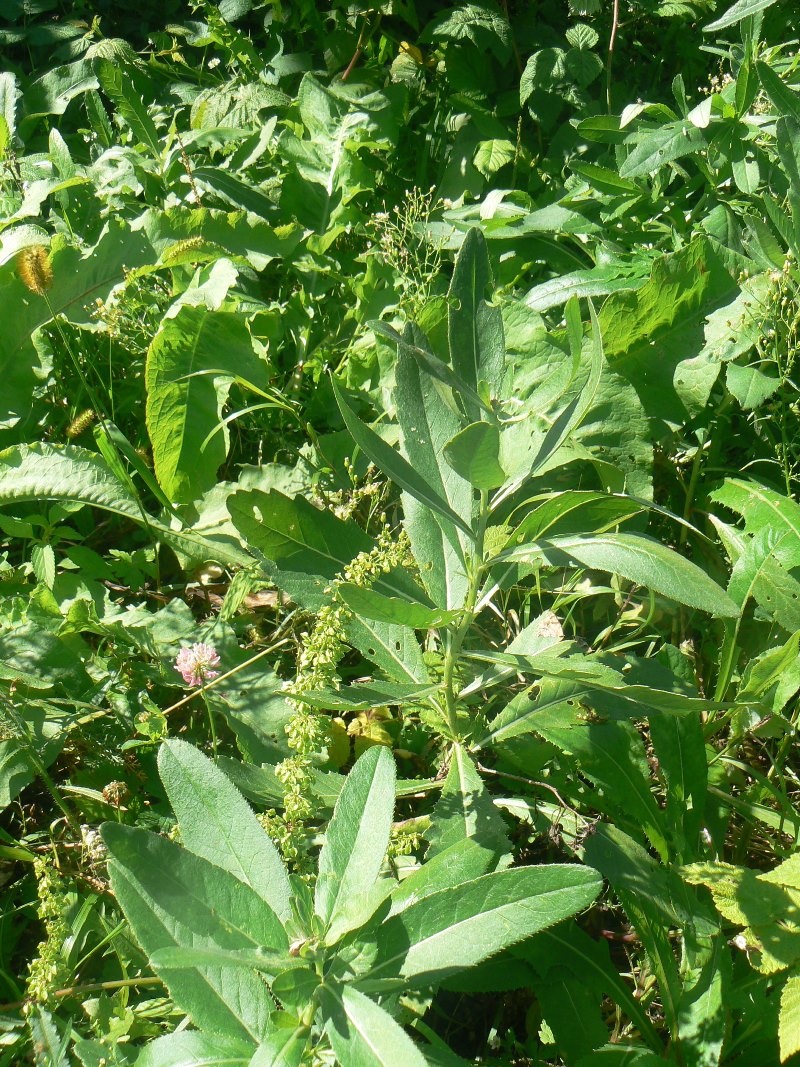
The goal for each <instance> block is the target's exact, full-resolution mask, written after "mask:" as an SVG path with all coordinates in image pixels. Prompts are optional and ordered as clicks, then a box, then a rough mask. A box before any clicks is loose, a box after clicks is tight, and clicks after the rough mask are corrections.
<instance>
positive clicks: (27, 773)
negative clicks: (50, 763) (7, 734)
mask: <svg viewBox="0 0 800 1067" xmlns="http://www.w3.org/2000/svg"><path fill="white" fill-rule="evenodd" d="M40 758H41V757H40ZM33 779H34V773H33V769H32V767H31V763H30V760H29V759H28V757H27V756H26V755H25V749H24V747H23V744H22V743H21V741H19V740H17V739H16V738H13V737H11V738H8V739H7V740H5V741H0V811H3V810H4V809H5V808H7V807H8V805H9V804H10V803H11V801H12V800H14V799H15V798H16V797H17V796H18V795H19V794H20V793H21V792H22V790H23V789H24V788H25V786H26V785H30V783H31V782H32V781H33Z"/></svg>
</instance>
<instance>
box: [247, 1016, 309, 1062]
mask: <svg viewBox="0 0 800 1067" xmlns="http://www.w3.org/2000/svg"><path fill="white" fill-rule="evenodd" d="M272 1021H273V1024H274V1027H275V1028H274V1030H273V1031H272V1033H271V1034H270V1035H269V1037H268V1038H267V1040H266V1041H265V1042H264V1044H263V1045H261V1046H259V1048H258V1050H257V1051H256V1052H255V1053H254V1055H253V1058H252V1060H250V1064H249V1067H300V1065H301V1064H302V1062H303V1054H304V1053H305V1049H306V1045H307V1044H308V1037H309V1029H308V1027H307V1026H304V1025H303V1024H302V1023H300V1022H298V1020H297V1019H294V1018H292V1016H291V1015H289V1014H288V1012H285V1011H277V1012H274V1013H273V1016H272Z"/></svg>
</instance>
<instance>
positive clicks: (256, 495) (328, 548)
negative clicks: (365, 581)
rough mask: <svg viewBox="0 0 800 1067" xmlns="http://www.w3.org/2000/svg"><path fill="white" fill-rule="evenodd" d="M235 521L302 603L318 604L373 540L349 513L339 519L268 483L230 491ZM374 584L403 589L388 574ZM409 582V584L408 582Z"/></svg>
mask: <svg viewBox="0 0 800 1067" xmlns="http://www.w3.org/2000/svg"><path fill="white" fill-rule="evenodd" d="M227 506H228V511H229V512H230V515H231V519H232V520H233V524H234V526H235V527H236V529H237V530H238V531H239V533H240V534H241V535H242V537H243V538H244V540H245V541H246V542H247V544H248V545H250V546H252V548H253V549H254V550H255V551H256V552H257V553H259V554H260V555H261V556H262V557H263V560H264V566H265V569H266V571H267V573H268V574H269V576H270V577H271V578H272V580H273V581H274V582H275V584H276V585H277V586H278V587H279V588H280V589H283V590H285V592H287V593H288V594H289V595H290V596H291V597H292V599H293V600H295V601H297V603H298V604H301V605H302V606H303V607H304V608H310V609H316V608H319V607H321V606H322V604H323V603H325V602H326V601H327V600H328V594H326V592H325V590H326V589H327V587H328V585H329V584H330V582H331V581H332V580H333V579H334V578H336V577H337V576H338V575H339V574H341V572H342V571H343V570H344V568H345V567H346V566H347V565H348V563H350V562H351V561H352V560H353V558H354V557H355V556H356V555H358V554H359V552H369V551H370V550H371V549H372V548H373V547H374V541H373V540H372V538H371V537H369V536H368V535H367V534H365V533H364V532H363V530H361V529H360V527H359V526H358V525H357V524H356V523H355V522H353V521H352V520H351V519H347V520H343V519H338V518H337V517H336V516H335V515H334V514H333V512H332V511H330V510H329V509H327V508H326V509H320V508H315V507H314V505H313V504H311V503H310V502H309V501H308V500H306V499H305V498H304V497H302V496H299V495H298V496H295V497H288V496H284V494H283V493H279V492H278V491H277V490H275V489H272V490H270V492H269V493H264V492H262V490H260V489H253V490H250V491H247V492H245V491H241V490H240V491H239V492H237V493H234V494H233V495H232V496H230V497H228V500H227ZM375 587H376V589H379V590H380V591H381V592H382V593H385V594H387V595H391V594H394V595H402V591H403V590H402V587H400V588H398V587H396V586H395V585H394V584H393V579H392V576H386V579H385V580H384V579H378V581H377V582H376V583H375ZM412 588H413V586H412Z"/></svg>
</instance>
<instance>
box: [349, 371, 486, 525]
mask: <svg viewBox="0 0 800 1067" xmlns="http://www.w3.org/2000/svg"><path fill="white" fill-rule="evenodd" d="M331 383H332V385H333V392H334V395H335V396H336V402H337V404H338V405H339V410H340V411H341V413H342V418H343V419H344V424H345V426H346V427H347V429H348V431H349V433H350V436H351V437H352V438H353V440H354V441H355V443H356V444H357V445H358V447H359V448H360V449H361V451H362V452H363V453H364V454H365V455H366V456H367V457H368V458H369V459H371V460H372V462H373V463H374V464H375V465H376V466H377V467H379V468H380V469H381V470H382V471H383V473H384V474H385V475H386V476H387V477H388V478H391V479H392V481H393V482H395V483H396V484H397V485H398V486H400V488H401V489H405V490H406V492H407V493H410V494H411V495H412V496H413V497H415V498H416V499H417V500H419V501H420V502H421V503H423V504H427V505H428V507H429V508H431V509H432V510H433V511H435V512H437V513H438V514H439V515H443V516H444V517H445V518H446V519H449V520H450V522H452V523H455V525H456V526H457V527H458V528H459V530H462V531H463V532H464V533H465V534H467V535H468V536H469V537H473V536H474V535H473V533H472V530H471V529H470V527H469V525H468V524H467V523H466V522H464V520H463V519H462V518H461V516H460V515H457V514H456V512H455V511H453V509H452V508H451V507H450V505H449V504H448V503H447V502H446V501H445V500H443V499H442V498H441V497H440V496H439V494H438V493H436V492H434V490H433V489H432V488H431V487H430V485H429V484H428V483H427V482H426V481H425V479H424V478H423V477H421V476H420V474H419V473H418V472H417V471H416V470H415V469H414V467H412V466H411V464H410V463H409V462H408V461H407V460H405V459H403V457H402V456H401V455H400V453H399V452H397V451H396V450H395V449H394V448H392V447H391V445H387V444H386V442H385V441H384V440H383V439H382V438H381V437H379V436H378V435H377V434H376V433H375V431H374V430H371V429H370V428H369V426H367V425H366V424H365V423H363V422H362V421H361V420H360V419H359V418H358V416H357V415H356V413H355V412H354V411H353V409H352V408H351V407H350V405H349V404H348V403H347V401H346V400H345V398H344V396H343V395H342V392H341V390H340V389H339V386H338V385H337V384H336V379H335V378H331Z"/></svg>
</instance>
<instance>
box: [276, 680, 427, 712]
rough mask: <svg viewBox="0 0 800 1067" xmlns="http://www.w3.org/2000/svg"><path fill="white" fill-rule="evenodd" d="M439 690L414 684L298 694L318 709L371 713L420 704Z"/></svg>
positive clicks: (374, 684) (362, 685)
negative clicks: (423, 698) (387, 707)
mask: <svg viewBox="0 0 800 1067" xmlns="http://www.w3.org/2000/svg"><path fill="white" fill-rule="evenodd" d="M436 688H437V687H436V686H433V685H427V686H420V685H417V684H415V683H414V682H385V681H375V682H370V683H365V682H359V683H358V684H356V685H348V686H343V687H342V688H341V689H317V690H311V691H306V692H305V693H298V694H297V695H296V696H294V697H293V699H294V700H301V701H303V703H306V704H310V705H311V706H312V707H314V708H327V709H328V710H329V711H367V710H369V709H370V708H380V707H382V706H383V705H384V704H416V703H417V702H418V701H419V700H420V699H421V698H422V697H426V696H429V695H430V694H431V693H435V692H436Z"/></svg>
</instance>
